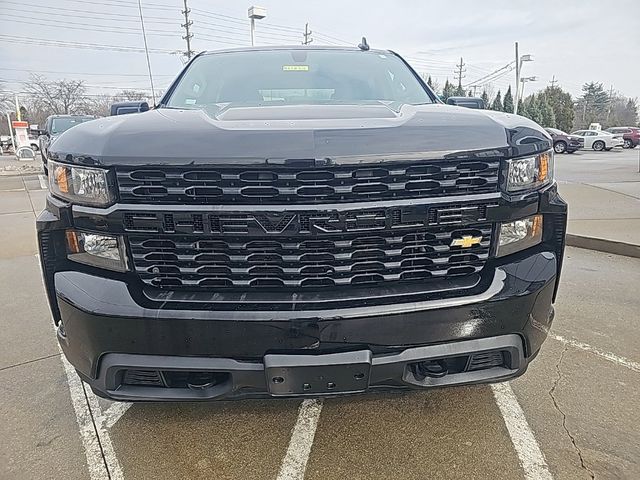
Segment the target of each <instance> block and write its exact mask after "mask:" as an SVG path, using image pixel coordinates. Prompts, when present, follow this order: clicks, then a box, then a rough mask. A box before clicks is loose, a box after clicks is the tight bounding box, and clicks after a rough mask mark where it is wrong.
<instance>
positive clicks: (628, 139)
mask: <svg viewBox="0 0 640 480" xmlns="http://www.w3.org/2000/svg"><path fill="white" fill-rule="evenodd" d="M605 131H606V132H609V133H615V134H617V135H619V134H622V139H623V140H624V145H623V146H622V147H623V148H636V147H637V146H638V145H639V144H640V128H639V127H612V128H607V129H606V130H605Z"/></svg>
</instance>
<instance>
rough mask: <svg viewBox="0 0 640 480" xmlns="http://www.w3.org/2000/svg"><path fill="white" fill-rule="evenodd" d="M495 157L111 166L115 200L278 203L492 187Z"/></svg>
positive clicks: (496, 164) (465, 191)
mask: <svg viewBox="0 0 640 480" xmlns="http://www.w3.org/2000/svg"><path fill="white" fill-rule="evenodd" d="M499 166H500V162H499V161H497V160H487V161H474V160H464V161H459V160H456V161H451V160H442V161H436V162H431V163H426V162H424V161H422V162H419V163H418V162H413V163H406V162H398V163H394V164H393V165H385V166H379V165H350V166H331V167H318V168H312V167H307V168H300V167H297V168H292V167H286V166H283V167H270V166H269V167H260V168H251V167H226V166H225V167H206V168H188V167H117V178H118V186H119V191H120V201H121V202H123V203H133V204H135V203H147V202H153V203H161V204H175V203H178V204H279V203H287V204H291V203H312V204H314V203H342V202H354V201H372V200H393V199H403V198H429V197H437V196H451V195H469V194H481V193H493V192H497V191H498V171H499Z"/></svg>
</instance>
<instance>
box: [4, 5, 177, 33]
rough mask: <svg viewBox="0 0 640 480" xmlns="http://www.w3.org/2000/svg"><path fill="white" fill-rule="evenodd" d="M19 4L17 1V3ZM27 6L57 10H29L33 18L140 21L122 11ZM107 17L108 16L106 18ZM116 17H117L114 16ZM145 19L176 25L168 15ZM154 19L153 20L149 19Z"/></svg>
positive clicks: (119, 21) (20, 10) (16, 9)
mask: <svg viewBox="0 0 640 480" xmlns="http://www.w3.org/2000/svg"><path fill="white" fill-rule="evenodd" d="M5 3H13V2H5ZM16 4H17V3H16ZM23 5H26V6H30V5H31V6H34V7H38V8H50V9H52V10H55V11H54V12H29V17H28V18H32V19H34V20H45V21H46V20H49V17H51V16H55V17H64V18H69V17H72V18H87V19H90V20H102V21H114V22H117V23H121V22H133V23H138V22H139V20H138V19H136V18H123V15H122V14H121V13H107V12H100V13H95V14H91V15H81V14H82V13H86V12H85V11H83V10H76V9H71V8H57V7H56V8H54V7H44V6H42V7H40V6H38V5H34V4H29V3H27V4H23ZM3 10H11V11H13V12H18V13H25V12H24V9H20V8H13V7H3ZM58 11H64V12H70V13H73V14H74V15H73V16H70V15H69V14H68V13H58ZM11 14H12V15H16V14H15V13H11ZM35 15H45V18H40V17H37V16H35ZM104 17H107V18H104ZM113 17H116V18H113ZM145 20H146V21H147V23H156V24H164V25H175V21H174V20H169V19H168V17H151V16H149V17H145ZM149 20H152V21H149ZM109 27H110V28H112V26H111V25H109Z"/></svg>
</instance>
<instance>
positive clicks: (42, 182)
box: [38, 174, 48, 190]
mask: <svg viewBox="0 0 640 480" xmlns="http://www.w3.org/2000/svg"><path fill="white" fill-rule="evenodd" d="M38 180H39V181H40V188H41V189H42V190H46V189H47V186H48V185H47V178H46V177H45V176H44V175H42V174H40V175H38Z"/></svg>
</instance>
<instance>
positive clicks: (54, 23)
mask: <svg viewBox="0 0 640 480" xmlns="http://www.w3.org/2000/svg"><path fill="white" fill-rule="evenodd" d="M4 17H9V18H17V19H19V20H20V23H25V24H29V25H39V26H42V27H53V28H59V27H60V26H68V27H73V29H74V30H85V31H89V32H101V33H117V34H121V35H138V34H139V33H140V31H139V30H138V29H136V28H132V27H114V26H110V25H98V24H87V23H78V22H68V21H67V22H61V21H58V20H40V21H39V22H33V21H31V18H32V17H26V16H21V15H5V16H4ZM23 19H25V20H23ZM42 22H49V23H42ZM94 27H99V28H94ZM105 28H106V29H108V30H105ZM149 32H150V33H149V35H154V36H159V37H175V35H176V34H178V35H179V32H167V31H166V30H149Z"/></svg>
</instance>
